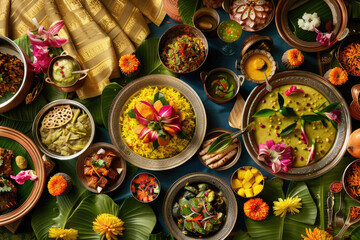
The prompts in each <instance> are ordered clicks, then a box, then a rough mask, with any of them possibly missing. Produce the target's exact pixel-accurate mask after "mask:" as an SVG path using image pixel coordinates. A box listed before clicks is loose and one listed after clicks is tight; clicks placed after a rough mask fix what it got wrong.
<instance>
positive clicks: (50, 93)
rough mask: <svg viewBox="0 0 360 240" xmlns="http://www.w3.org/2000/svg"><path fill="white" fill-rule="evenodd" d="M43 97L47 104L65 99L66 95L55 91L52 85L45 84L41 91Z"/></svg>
mask: <svg viewBox="0 0 360 240" xmlns="http://www.w3.org/2000/svg"><path fill="white" fill-rule="evenodd" d="M42 94H43V95H44V97H45V98H46V99H47V100H48V102H52V101H55V100H57V99H66V98H67V95H68V94H67V93H65V92H62V91H60V90H58V89H56V88H55V87H54V86H53V85H51V84H47V83H45V87H44V89H43V91H42Z"/></svg>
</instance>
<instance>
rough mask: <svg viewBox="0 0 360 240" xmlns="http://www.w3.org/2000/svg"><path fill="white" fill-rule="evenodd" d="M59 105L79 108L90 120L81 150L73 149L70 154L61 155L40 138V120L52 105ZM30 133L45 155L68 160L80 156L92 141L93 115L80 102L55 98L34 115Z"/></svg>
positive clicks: (93, 129) (93, 131)
mask: <svg viewBox="0 0 360 240" xmlns="http://www.w3.org/2000/svg"><path fill="white" fill-rule="evenodd" d="M60 105H70V107H74V108H77V109H80V110H81V112H84V113H85V114H86V115H87V116H88V117H89V121H90V126H91V130H90V132H88V134H89V140H88V142H87V143H86V145H85V146H84V147H83V148H82V149H81V150H79V149H75V151H76V152H75V153H73V154H71V155H61V154H60V153H59V152H55V151H53V150H49V149H48V148H47V147H46V145H45V144H44V143H43V142H42V140H41V135H40V127H41V125H42V121H43V119H44V117H45V115H46V114H48V113H49V112H50V110H52V109H53V108H54V107H56V106H60ZM80 114H82V113H79V115H80ZM67 124H68V123H67ZM32 133H33V136H34V142H35V144H36V145H37V146H38V148H39V149H40V151H42V152H43V153H44V154H45V155H47V156H49V157H52V158H55V159H58V160H70V159H74V158H76V157H78V156H80V155H81V154H82V153H83V152H85V151H86V149H87V148H88V147H89V146H90V144H91V143H92V141H93V139H94V136H95V122H94V119H93V117H92V116H91V113H90V111H89V110H88V109H87V108H86V107H85V106H84V105H82V104H81V103H79V102H76V101H73V100H67V99H60V100H55V101H53V102H51V103H49V104H47V105H45V106H44V107H43V108H42V109H41V110H40V111H39V112H38V114H37V115H36V117H35V120H34V123H33V125H32ZM68 134H69V133H68ZM79 134H80V133H79ZM60 137H61V136H60ZM66 139H67V138H66ZM69 139H70V140H71V138H70V137H69ZM75 140H76V139H75ZM67 146H68V147H69V144H67ZM73 147H74V146H73Z"/></svg>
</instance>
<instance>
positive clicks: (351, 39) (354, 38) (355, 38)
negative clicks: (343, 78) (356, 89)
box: [335, 33, 360, 79]
mask: <svg viewBox="0 0 360 240" xmlns="http://www.w3.org/2000/svg"><path fill="white" fill-rule="evenodd" d="M351 43H357V44H360V33H357V34H351V35H349V36H347V37H346V38H345V39H344V40H343V41H342V42H341V44H340V46H339V48H338V50H337V52H336V54H335V57H336V59H337V60H338V62H339V64H340V66H341V67H342V68H343V69H344V70H345V71H346V72H347V73H348V74H349V75H351V76H353V77H356V78H358V79H359V78H360V74H359V75H354V74H351V73H350V72H349V71H348V70H347V69H346V65H345V64H343V63H342V62H341V61H340V53H341V52H342V50H343V49H344V48H345V47H346V46H348V45H349V44H351Z"/></svg>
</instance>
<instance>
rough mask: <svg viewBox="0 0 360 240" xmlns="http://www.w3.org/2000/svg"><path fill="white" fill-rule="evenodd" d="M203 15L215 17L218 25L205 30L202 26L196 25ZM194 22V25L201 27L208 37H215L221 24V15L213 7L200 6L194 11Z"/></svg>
mask: <svg viewBox="0 0 360 240" xmlns="http://www.w3.org/2000/svg"><path fill="white" fill-rule="evenodd" d="M201 17H208V18H213V19H214V20H215V22H216V26H211V28H210V29H208V30H205V29H202V28H200V27H196V26H197V25H198V20H199V19H200V18H201ZM192 23H193V24H194V26H195V27H196V28H197V29H199V30H200V31H201V32H202V33H204V35H205V36H208V37H213V36H215V35H216V29H217V27H218V26H219V23H220V16H219V14H218V13H217V11H216V10H215V9H213V8H200V9H199V10H197V11H196V12H195V13H194V16H193V19H192Z"/></svg>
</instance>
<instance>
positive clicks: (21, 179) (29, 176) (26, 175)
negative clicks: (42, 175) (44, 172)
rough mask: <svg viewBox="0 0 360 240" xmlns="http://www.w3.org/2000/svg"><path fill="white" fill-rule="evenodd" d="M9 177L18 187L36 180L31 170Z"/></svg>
mask: <svg viewBox="0 0 360 240" xmlns="http://www.w3.org/2000/svg"><path fill="white" fill-rule="evenodd" d="M10 177H11V178H12V179H15V181H16V183H17V184H20V185H23V184H24V183H25V181H26V180H31V181H35V180H37V179H38V177H37V176H36V175H35V172H34V171H33V170H25V171H20V172H19V173H18V174H17V175H16V176H13V175H11V176H10Z"/></svg>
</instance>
